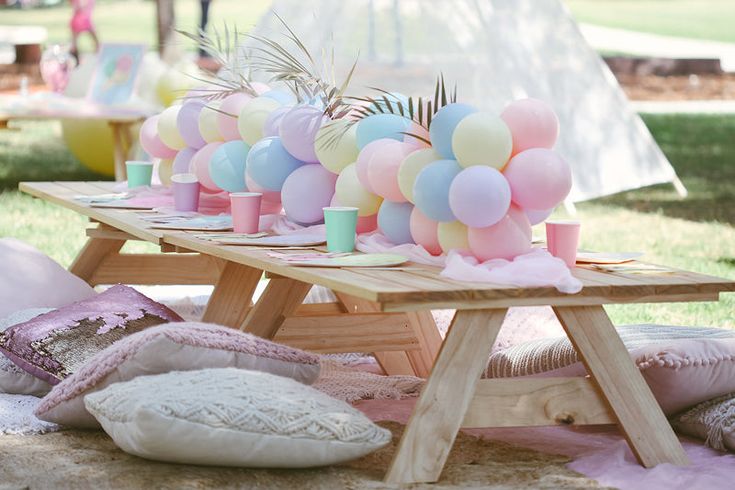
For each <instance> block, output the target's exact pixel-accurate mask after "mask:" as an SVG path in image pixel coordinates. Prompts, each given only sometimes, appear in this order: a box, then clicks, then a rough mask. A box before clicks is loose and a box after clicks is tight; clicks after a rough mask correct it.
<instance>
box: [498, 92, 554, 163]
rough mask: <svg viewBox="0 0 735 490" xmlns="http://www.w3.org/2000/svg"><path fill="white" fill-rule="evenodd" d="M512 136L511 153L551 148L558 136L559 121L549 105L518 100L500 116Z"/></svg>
mask: <svg viewBox="0 0 735 490" xmlns="http://www.w3.org/2000/svg"><path fill="white" fill-rule="evenodd" d="M500 117H501V118H502V119H503V121H505V124H507V125H508V127H509V128H510V132H511V134H512V136H513V153H512V155H515V154H517V153H520V152H522V151H523V150H528V149H529V148H552V147H553V146H554V143H556V138H557V137H558V136H559V119H558V118H557V117H556V114H555V113H554V110H553V109H552V108H551V106H550V105H549V104H547V103H546V102H544V101H542V100H538V99H520V100H515V101H513V102H511V103H510V104H508V106H507V107H506V108H505V109H504V110H503V112H502V113H501V114H500Z"/></svg>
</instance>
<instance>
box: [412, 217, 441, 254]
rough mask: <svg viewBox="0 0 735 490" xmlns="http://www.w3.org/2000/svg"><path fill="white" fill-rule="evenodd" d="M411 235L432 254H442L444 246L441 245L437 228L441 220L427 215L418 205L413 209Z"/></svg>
mask: <svg viewBox="0 0 735 490" xmlns="http://www.w3.org/2000/svg"><path fill="white" fill-rule="evenodd" d="M409 226H410V228H411V237H413V241H414V242H416V244H418V245H421V246H422V247H424V248H425V249H426V251H427V252H429V253H430V254H432V255H441V253H442V248H441V245H439V237H438V235H437V230H438V227H439V222H437V221H434V220H432V219H429V218H427V217H426V215H425V214H424V213H422V212H421V210H420V209H419V208H417V207H414V208H413V211H411V221H410V223H409Z"/></svg>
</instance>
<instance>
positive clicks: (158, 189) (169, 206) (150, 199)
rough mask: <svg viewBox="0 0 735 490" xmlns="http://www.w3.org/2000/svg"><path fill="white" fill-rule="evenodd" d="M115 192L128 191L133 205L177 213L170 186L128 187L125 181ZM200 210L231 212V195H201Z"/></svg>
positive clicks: (216, 212)
mask: <svg viewBox="0 0 735 490" xmlns="http://www.w3.org/2000/svg"><path fill="white" fill-rule="evenodd" d="M114 190H115V192H127V193H129V194H131V195H132V196H133V197H131V198H130V199H129V200H128V201H127V202H128V203H129V204H132V205H138V206H146V207H151V208H153V209H156V210H157V211H159V212H162V213H175V212H177V211H176V210H174V194H173V191H172V190H171V189H170V188H167V187H162V186H157V185H154V186H151V187H136V188H134V189H128V188H127V184H125V183H124V182H123V183H121V184H118V185H116V186H115V187H114ZM199 212H200V213H201V214H206V215H210V216H216V215H219V214H223V213H224V214H229V212H230V196H229V194H227V193H226V192H220V193H218V194H205V193H203V192H202V193H201V194H200V195H199Z"/></svg>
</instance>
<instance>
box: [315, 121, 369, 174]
mask: <svg viewBox="0 0 735 490" xmlns="http://www.w3.org/2000/svg"><path fill="white" fill-rule="evenodd" d="M348 124H349V122H348V121H346V120H344V119H337V120H335V121H329V122H328V123H327V124H325V125H324V126H322V127H321V128H320V129H319V131H318V132H317V133H316V140H315V143H314V151H315V152H316V156H317V157H318V158H319V162H320V163H321V164H322V165H323V166H324V168H326V169H327V170H329V171H330V172H332V173H335V174H338V173H340V172H341V171H342V169H344V168H345V167H346V166H347V165H349V164H350V163H352V162H354V161H355V160H357V155H358V153H360V150H359V149H358V148H357V124H353V125H352V126H351V127H350V128H349V129H347V126H348ZM335 138H338V139H335Z"/></svg>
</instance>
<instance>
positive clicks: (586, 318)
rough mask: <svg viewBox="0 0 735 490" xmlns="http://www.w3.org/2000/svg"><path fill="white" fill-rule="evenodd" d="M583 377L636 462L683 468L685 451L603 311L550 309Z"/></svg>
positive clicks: (585, 308) (569, 308)
mask: <svg viewBox="0 0 735 490" xmlns="http://www.w3.org/2000/svg"><path fill="white" fill-rule="evenodd" d="M554 311H555V312H556V315H557V316H558V317H559V320H560V321H561V324H562V325H563V326H564V329H565V330H566V332H567V335H569V340H570V341H571V342H572V344H573V345H574V348H575V349H576V350H577V353H578V354H579V356H580V357H581V358H582V361H583V362H584V364H585V366H586V367H587V372H588V373H590V376H591V378H592V380H593V381H594V382H595V383H596V384H597V386H598V387H599V389H600V391H601V392H602V395H603V397H604V398H605V399H606V400H607V402H608V404H609V405H610V407H611V408H612V410H613V412H614V413H615V415H616V416H617V418H618V421H619V422H620V426H621V428H622V430H623V433H624V434H625V437H626V439H627V440H628V444H629V445H630V447H631V449H632V450H633V453H634V454H635V455H636V458H638V461H639V462H640V463H641V464H642V465H643V466H645V467H647V468H650V467H653V466H656V465H658V464H661V463H672V464H675V465H687V464H689V460H688V458H687V455H686V453H685V452H684V449H683V448H682V446H681V443H680V442H679V439H677V437H676V435H675V434H674V431H673V430H672V428H671V426H670V425H669V422H668V421H667V420H666V416H665V415H664V413H663V411H662V410H661V407H660V406H659V404H658V402H657V401H656V399H655V398H654V396H653V393H651V390H650V388H649V387H648V385H647V384H646V381H645V380H644V379H643V376H642V375H641V373H640V371H638V369H637V368H636V366H635V364H634V363H633V362H632V360H631V359H630V354H629V353H628V350H627V349H626V348H625V344H623V341H622V340H620V336H619V335H618V333H617V331H616V330H615V326H614V325H613V323H612V322H611V321H610V318H609V317H608V316H607V313H605V310H604V308H603V307H602V306H599V305H595V306H569V307H555V308H554Z"/></svg>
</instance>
